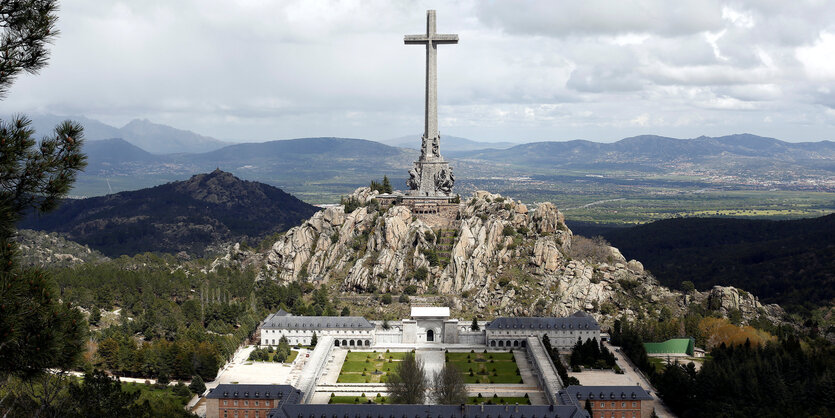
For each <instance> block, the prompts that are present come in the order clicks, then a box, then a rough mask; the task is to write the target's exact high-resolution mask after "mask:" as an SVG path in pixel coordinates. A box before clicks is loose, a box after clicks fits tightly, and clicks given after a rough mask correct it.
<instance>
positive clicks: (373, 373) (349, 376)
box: [336, 351, 406, 403]
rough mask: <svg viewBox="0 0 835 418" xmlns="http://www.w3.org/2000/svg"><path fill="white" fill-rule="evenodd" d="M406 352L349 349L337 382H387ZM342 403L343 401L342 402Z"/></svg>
mask: <svg viewBox="0 0 835 418" xmlns="http://www.w3.org/2000/svg"><path fill="white" fill-rule="evenodd" d="M405 356H406V353H402V352H400V353H392V352H385V353H378V352H376V351H372V352H368V351H349V352H348V354H347V355H346V356H345V361H344V362H343V363H342V369H341V370H340V371H339V377H337V379H336V383H385V382H386V375H387V374H388V373H389V372H391V371H393V370H394V369H395V367H397V364H398V363H399V362H400V361H402V360H403V357H405ZM340 403H341V402H340Z"/></svg>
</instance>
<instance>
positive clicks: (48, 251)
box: [15, 229, 109, 267]
mask: <svg viewBox="0 0 835 418" xmlns="http://www.w3.org/2000/svg"><path fill="white" fill-rule="evenodd" d="M15 240H16V241H17V242H18V250H19V251H20V256H21V262H22V264H23V265H27V266H37V267H45V266H49V267H69V266H73V265H76V264H83V263H101V262H104V261H107V260H109V258H107V257H105V256H104V255H103V254H102V253H100V252H98V251H96V250H92V249H90V247H88V246H86V245H81V244H79V243H76V242H73V241H69V240H67V239H65V238H64V237H62V236H60V235H58V234H57V233H55V232H52V233H46V232H42V231H33V230H30V229H21V230H19V231H17V236H16V237H15Z"/></svg>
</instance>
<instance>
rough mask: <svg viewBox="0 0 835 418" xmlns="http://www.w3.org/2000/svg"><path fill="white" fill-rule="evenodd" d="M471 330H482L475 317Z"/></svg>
mask: <svg viewBox="0 0 835 418" xmlns="http://www.w3.org/2000/svg"><path fill="white" fill-rule="evenodd" d="M470 329H471V330H473V331H478V330H479V329H481V328H480V327H479V326H478V320H476V318H475V317H473V323H472V324H471V325H470ZM546 337H547V335H546Z"/></svg>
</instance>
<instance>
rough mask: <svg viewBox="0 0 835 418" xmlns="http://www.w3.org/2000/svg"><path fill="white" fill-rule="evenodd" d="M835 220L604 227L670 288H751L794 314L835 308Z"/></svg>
mask: <svg viewBox="0 0 835 418" xmlns="http://www.w3.org/2000/svg"><path fill="white" fill-rule="evenodd" d="M833 231H835V214H832V215H827V216H823V217H820V218H813V219H800V220H790V221H769V220H746V219H727V218H678V219H666V220H661V221H656V222H652V223H649V224H645V225H639V226H635V227H631V228H615V229H609V230H601V229H598V230H596V231H595V232H596V233H600V234H602V235H603V236H604V237H605V238H606V239H607V240H609V241H610V242H611V243H612V245H614V246H615V247H618V248H619V249H620V250H621V252H622V253H623V255H624V256H625V257H627V258H635V259H638V260H641V262H642V263H644V267H646V268H647V269H648V270H650V271H652V272H653V274H654V275H655V276H656V278H658V280H659V281H660V282H661V283H663V284H664V285H666V286H670V287H675V288H678V287H680V285H681V282H683V281H685V280H689V281H692V282H693V283H694V284H695V285H696V288H697V289H700V290H705V289H709V288H710V287H712V286H714V285H722V286H735V287H740V288H744V289H747V290H749V291H751V292H753V293H754V294H756V295H757V296H759V297H760V299H761V300H762V301H763V302H768V303H779V304H780V305H782V306H784V307H787V308H789V309H803V308H808V309H811V308H814V307H816V306H827V305H832V304H833V303H835V234H833Z"/></svg>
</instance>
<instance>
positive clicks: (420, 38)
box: [403, 35, 429, 45]
mask: <svg viewBox="0 0 835 418" xmlns="http://www.w3.org/2000/svg"><path fill="white" fill-rule="evenodd" d="M403 42H404V43H405V44H407V45H414V44H425V43H427V42H429V37H427V36H426V35H406V36H405V37H404V38H403Z"/></svg>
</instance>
